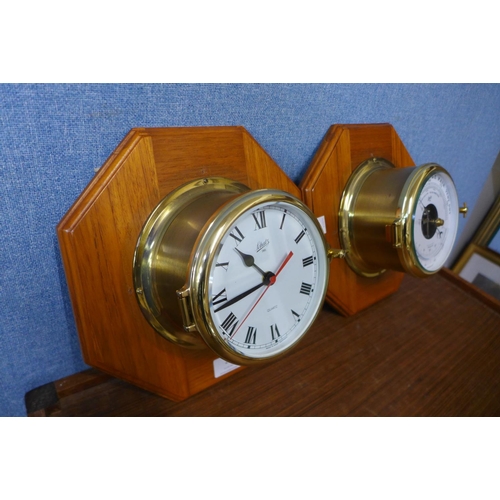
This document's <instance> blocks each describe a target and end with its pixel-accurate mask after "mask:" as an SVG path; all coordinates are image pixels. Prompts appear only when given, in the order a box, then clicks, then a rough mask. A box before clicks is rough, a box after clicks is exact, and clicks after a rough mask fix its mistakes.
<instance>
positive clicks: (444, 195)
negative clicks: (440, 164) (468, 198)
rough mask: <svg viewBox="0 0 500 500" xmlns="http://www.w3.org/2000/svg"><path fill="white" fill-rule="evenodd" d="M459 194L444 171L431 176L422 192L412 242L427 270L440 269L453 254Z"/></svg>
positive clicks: (414, 220)
mask: <svg viewBox="0 0 500 500" xmlns="http://www.w3.org/2000/svg"><path fill="white" fill-rule="evenodd" d="M458 215H459V210H458V197H457V193H456V189H455V185H454V184H453V181H452V179H451V177H450V176H449V175H447V174H446V173H445V172H440V171H438V172H436V173H434V174H433V175H431V176H430V177H429V178H428V179H427V180H426V182H425V183H424V185H423V186H422V189H421V191H420V194H419V196H418V199H417V201H416V205H415V212H414V218H413V244H414V248H415V252H416V255H417V258H418V261H419V263H420V265H421V266H422V267H423V268H424V269H425V270H426V271H436V270H439V269H440V268H441V267H442V266H443V265H444V263H445V261H446V259H447V258H448V256H449V255H450V252H451V250H452V247H453V243H454V241H455V235H456V232H457V227H458Z"/></svg>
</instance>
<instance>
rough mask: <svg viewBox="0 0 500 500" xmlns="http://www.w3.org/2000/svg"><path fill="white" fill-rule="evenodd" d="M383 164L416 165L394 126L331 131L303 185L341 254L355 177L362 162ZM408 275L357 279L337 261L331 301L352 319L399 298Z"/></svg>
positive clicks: (304, 193) (340, 127)
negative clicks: (345, 198) (343, 215)
mask: <svg viewBox="0 0 500 500" xmlns="http://www.w3.org/2000/svg"><path fill="white" fill-rule="evenodd" d="M370 158H384V159H386V160H388V161H390V162H391V163H392V164H394V166H395V167H396V168H402V167H409V166H413V165H414V162H413V160H412V158H411V157H410V155H409V154H408V151H407V150H406V148H405V146H404V144H403V142H402V141H401V139H400V138H399V136H398V134H397V133H396V131H395V129H394V128H393V127H392V125H390V124H369V125H364V124H363V125H332V126H331V127H330V129H329V130H328V132H327V134H326V136H325V137H324V139H323V141H322V143H321V145H320V147H319V149H318V151H317V153H316V155H315V156H314V158H313V160H312V162H311V164H310V165H309V167H308V169H307V171H306V174H305V176H304V178H303V179H302V181H301V183H300V188H301V191H302V199H303V200H304V202H305V203H306V204H307V205H308V206H309V208H310V209H311V210H312V211H313V212H314V214H315V215H316V216H317V217H321V216H323V217H324V218H325V225H326V235H325V236H326V239H327V241H328V243H329V244H330V246H331V247H332V248H340V247H341V244H340V238H339V208H340V201H341V198H342V193H343V190H344V187H345V185H346V184H347V181H348V179H349V177H350V175H351V174H352V172H353V171H354V170H355V169H356V167H358V166H359V165H360V164H361V163H362V162H363V161H365V160H368V159H370ZM403 276H404V274H403V273H400V272H396V271H391V270H386V271H385V272H384V273H382V274H381V275H380V276H377V277H371V278H368V277H365V276H361V275H359V274H356V273H355V272H354V271H353V270H352V269H351V268H350V267H349V265H348V264H347V262H346V261H345V260H344V259H333V260H332V264H331V269H330V281H329V284H328V292H327V297H326V301H327V303H329V304H330V305H331V306H332V307H334V308H335V309H336V310H338V311H339V312H341V313H342V314H344V315H346V316H349V315H352V314H355V313H357V312H358V311H361V310H363V309H365V308H367V307H369V306H371V305H372V304H375V303H376V302H378V301H380V300H382V299H383V298H385V297H387V296H389V295H391V294H392V293H394V292H396V291H397V290H398V288H399V286H400V284H401V280H402V279H403Z"/></svg>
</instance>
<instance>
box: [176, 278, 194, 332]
mask: <svg viewBox="0 0 500 500" xmlns="http://www.w3.org/2000/svg"><path fill="white" fill-rule="evenodd" d="M176 293H177V298H178V299H179V307H180V309H181V315H182V324H183V326H184V330H185V331H186V332H196V325H195V324H194V320H193V315H192V312H191V291H190V289H189V287H188V286H186V285H184V286H183V287H182V288H181V289H179V290H177V291H176Z"/></svg>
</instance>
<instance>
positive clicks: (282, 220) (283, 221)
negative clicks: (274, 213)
mask: <svg viewBox="0 0 500 500" xmlns="http://www.w3.org/2000/svg"><path fill="white" fill-rule="evenodd" d="M285 217H286V210H285V213H284V214H283V218H282V219H281V226H280V229H283V224H284V223H285Z"/></svg>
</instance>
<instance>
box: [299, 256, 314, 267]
mask: <svg viewBox="0 0 500 500" xmlns="http://www.w3.org/2000/svg"><path fill="white" fill-rule="evenodd" d="M312 263H313V257H312V255H311V256H310V257H306V258H305V259H302V266H303V267H307V266H310V265H311V264H312Z"/></svg>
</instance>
